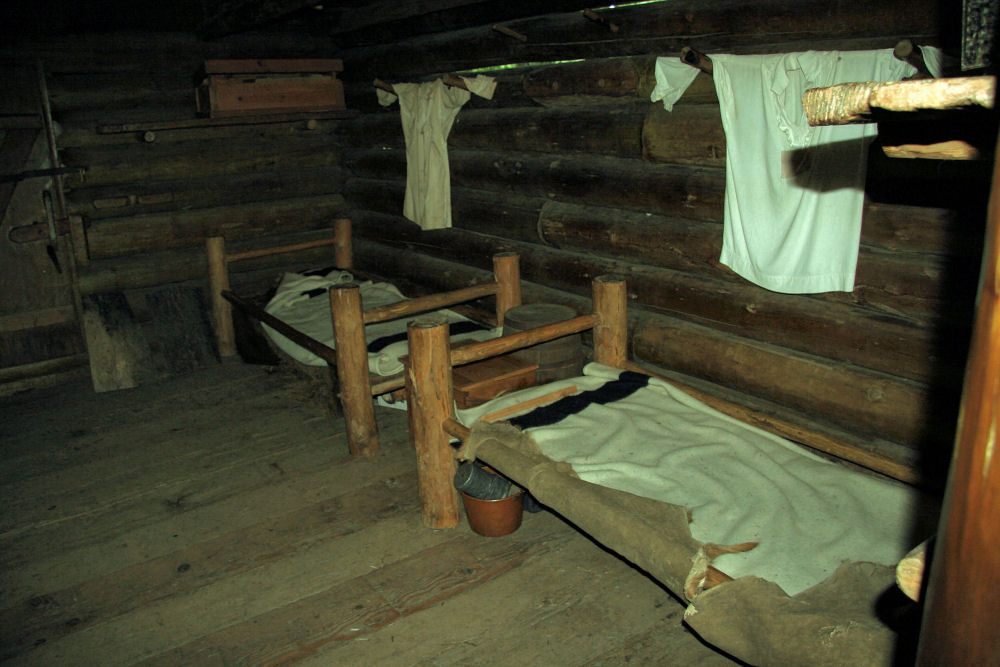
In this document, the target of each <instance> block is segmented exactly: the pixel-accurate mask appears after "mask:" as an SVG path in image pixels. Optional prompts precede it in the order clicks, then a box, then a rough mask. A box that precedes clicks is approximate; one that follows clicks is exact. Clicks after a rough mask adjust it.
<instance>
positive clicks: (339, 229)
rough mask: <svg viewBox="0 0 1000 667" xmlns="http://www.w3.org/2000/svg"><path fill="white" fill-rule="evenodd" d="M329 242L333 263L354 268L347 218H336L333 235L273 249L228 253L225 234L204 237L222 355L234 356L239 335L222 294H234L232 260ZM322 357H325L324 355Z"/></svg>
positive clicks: (306, 248)
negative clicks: (230, 283) (230, 278)
mask: <svg viewBox="0 0 1000 667" xmlns="http://www.w3.org/2000/svg"><path fill="white" fill-rule="evenodd" d="M326 245H332V246H333V262H334V264H335V265H336V266H337V267H339V268H342V269H352V268H353V266H354V259H353V250H352V242H351V221H350V219H348V218H336V219H334V221H333V236H332V237H327V238H322V239H314V240H311V241H302V242H300V243H290V244H287V245H280V246H272V247H270V248H254V249H251V250H243V251H241V252H233V253H227V252H226V239H225V238H224V237H222V236H212V237H209V238H207V239H205V254H206V256H207V258H208V286H209V294H210V300H211V303H212V328H213V329H214V331H215V341H216V345H217V346H218V350H219V356H220V357H232V356H234V355H235V354H236V334H235V331H234V330H233V313H232V310H231V307H230V305H229V304H230V302H231V301H232V299H227V298H225V297H223V292H229V293H230V295H232V292H230V291H229V262H237V261H240V260H244V259H254V258H257V257H269V256H271V255H280V254H284V253H290V252H297V251H299V250H308V249H310V248H318V247H321V246H326ZM233 296H235V295H233ZM234 303H235V302H234ZM275 328H277V327H275ZM296 342H298V341H296ZM300 344H301V343H300ZM319 356H321V357H322V356H323V355H319Z"/></svg>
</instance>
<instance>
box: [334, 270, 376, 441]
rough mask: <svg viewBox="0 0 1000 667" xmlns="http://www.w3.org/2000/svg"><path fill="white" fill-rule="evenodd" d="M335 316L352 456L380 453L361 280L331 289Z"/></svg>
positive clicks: (336, 342)
mask: <svg viewBox="0 0 1000 667" xmlns="http://www.w3.org/2000/svg"><path fill="white" fill-rule="evenodd" d="M330 310H331V313H332V316H333V341H334V347H336V348H337V377H338V378H339V381H340V400H341V403H342V404H343V406H344V422H345V423H346V425H347V445H348V447H349V448H350V450H351V456H374V455H375V454H377V453H378V429H377V427H376V426H375V408H374V407H373V406H372V386H371V376H370V375H369V374H368V351H367V349H366V347H365V325H364V314H363V313H362V311H361V289H360V288H359V287H358V284H357V283H346V284H344V285H335V286H334V287H331V288H330Z"/></svg>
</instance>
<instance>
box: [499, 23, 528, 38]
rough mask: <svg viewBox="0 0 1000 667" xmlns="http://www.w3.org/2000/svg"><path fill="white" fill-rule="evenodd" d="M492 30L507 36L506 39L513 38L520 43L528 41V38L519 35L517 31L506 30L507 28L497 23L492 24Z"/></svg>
mask: <svg viewBox="0 0 1000 667" xmlns="http://www.w3.org/2000/svg"><path fill="white" fill-rule="evenodd" d="M493 29H494V30H496V31H497V32H499V33H501V34H504V35H507V36H508V37H513V38H514V39H519V40H521V41H522V42H527V41H528V36H527V35H524V34H521V33H519V32H518V31H516V30H512V29H510V28H508V27H507V26H503V25H500V24H499V23H494V24H493Z"/></svg>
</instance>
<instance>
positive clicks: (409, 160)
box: [392, 79, 470, 229]
mask: <svg viewBox="0 0 1000 667" xmlns="http://www.w3.org/2000/svg"><path fill="white" fill-rule="evenodd" d="M392 87H393V88H394V89H395V90H396V95H397V96H398V97H399V112H400V116H401V119H402V122H403V137H404V139H405V140H406V195H405V197H404V199H403V215H404V216H406V218H407V219H409V220H412V221H413V222H415V223H417V224H418V225H420V227H421V228H422V229H444V228H447V227H451V174H450V173H449V167H448V133H449V132H450V131H451V126H452V124H453V123H454V122H455V117H456V116H457V115H458V110H459V109H460V108H461V107H462V105H463V104H465V103H466V102H468V101H469V97H470V93H469V91H467V90H464V89H462V88H458V87H451V86H446V85H445V84H444V82H443V81H441V80H440V79H437V80H435V81H430V82H428V83H395V84H393V86H392Z"/></svg>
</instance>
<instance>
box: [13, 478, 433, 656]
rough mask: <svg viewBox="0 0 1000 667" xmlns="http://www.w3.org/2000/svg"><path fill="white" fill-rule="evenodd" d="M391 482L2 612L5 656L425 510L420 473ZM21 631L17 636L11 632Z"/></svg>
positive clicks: (307, 508)
mask: <svg viewBox="0 0 1000 667" xmlns="http://www.w3.org/2000/svg"><path fill="white" fill-rule="evenodd" d="M395 479H396V480H397V483H396V484H393V485H391V486H390V485H387V484H386V483H385V482H384V481H383V480H379V481H377V482H375V483H373V484H369V485H367V486H365V487H362V488H360V489H357V490H354V491H351V492H350V493H347V494H345V495H340V496H337V497H334V498H331V499H325V500H323V501H321V502H318V503H316V504H314V505H311V506H309V507H306V508H303V509H301V510H297V511H294V512H291V513H289V514H284V515H282V516H280V517H277V518H274V519H270V520H268V521H264V522H261V523H258V524H256V525H253V526H250V527H248V528H246V529H243V530H238V531H233V532H230V533H227V534H225V535H222V536H220V537H217V538H215V539H212V540H207V541H204V542H199V543H198V544H195V545H192V546H190V547H187V548H184V549H178V550H177V551H174V552H172V553H169V554H166V555H164V556H160V557H158V558H153V559H150V560H147V561H144V562H142V563H137V564H135V565H132V566H130V567H126V568H123V569H120V570H116V571H114V572H111V573H109V574H106V575H104V576H100V577H96V578H94V579H91V580H89V581H86V582H84V583H81V584H78V585H76V586H72V587H70V588H66V589H62V590H58V591H52V592H49V593H45V594H43V595H40V596H35V597H34V598H31V599H29V600H26V601H25V602H24V603H23V604H20V605H18V606H17V607H15V608H13V609H5V610H4V611H2V612H0V644H2V645H3V646H4V649H5V650H4V653H3V654H0V660H3V659H7V658H10V657H13V656H14V655H16V654H17V653H20V652H23V651H24V650H26V649H27V648H30V647H32V646H34V645H36V644H41V643H45V642H49V641H54V640H57V639H58V638H59V637H61V636H64V635H67V634H69V633H70V632H79V631H81V630H84V629H86V628H88V627H90V626H93V625H97V624H100V623H106V622H108V621H109V620H112V619H115V618H117V617H120V616H123V615H125V614H128V613H129V612H131V611H133V610H135V609H138V608H140V607H142V606H144V605H147V604H151V603H153V602H158V601H162V600H167V599H169V598H172V597H176V596H181V595H186V594H190V593H191V592H193V591H196V590H198V589H200V588H204V587H206V586H211V585H212V584H213V583H215V582H217V581H219V580H221V579H223V578H225V577H231V576H234V575H237V574H240V573H244V572H249V571H250V570H253V569H255V568H259V567H263V566H264V565H267V564H270V563H273V562H275V561H277V560H280V559H282V558H284V557H285V556H287V555H289V554H292V553H295V552H298V551H302V550H305V549H308V548H310V547H311V546H314V545H316V544H319V543H321V542H328V541H332V540H336V539H338V538H340V537H343V536H345V535H349V534H351V533H355V532H358V531H361V530H364V529H365V528H368V527H370V526H372V525H374V524H375V523H377V522H378V521H381V520H385V519H389V518H392V517H395V516H400V515H403V514H405V513H412V512H414V511H416V509H417V508H418V507H419V503H418V500H417V490H416V474H415V473H414V472H410V473H406V474H403V475H401V476H399V477H397V478H395ZM15 629H16V632H17V635H12V634H11V633H12V632H13V631H14V630H15Z"/></svg>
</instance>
